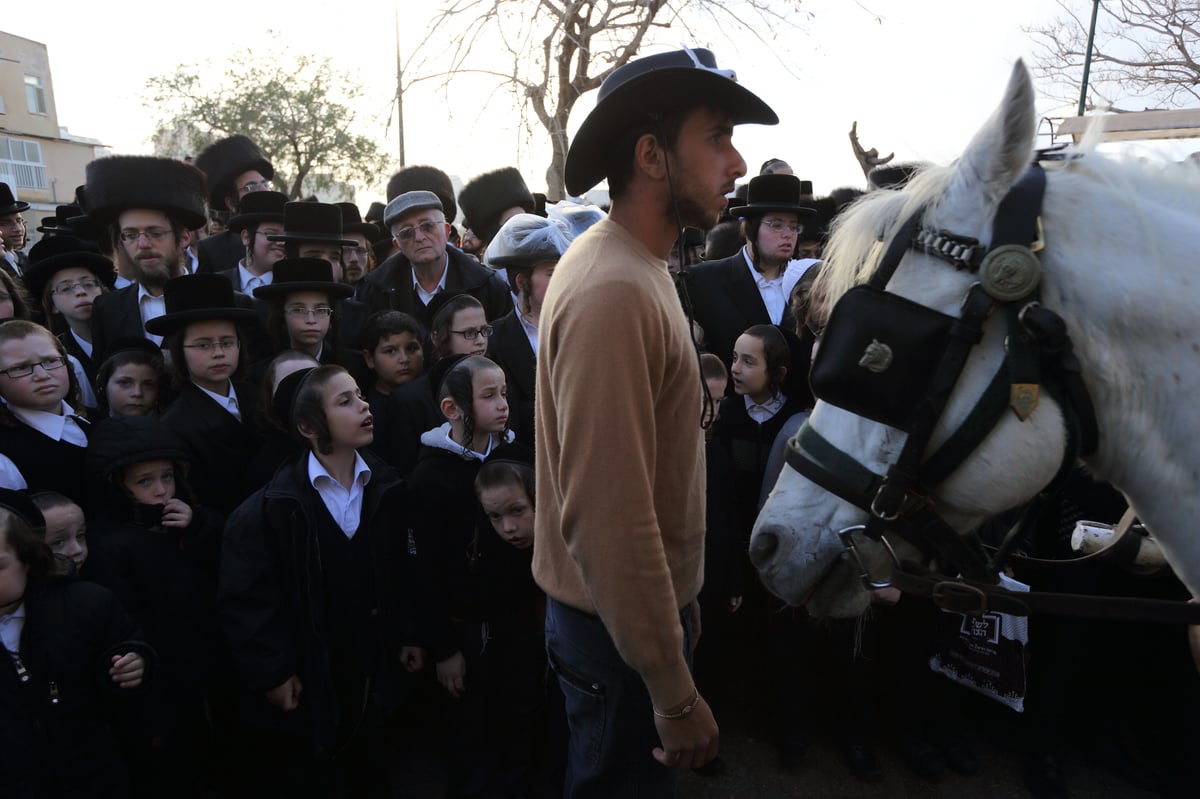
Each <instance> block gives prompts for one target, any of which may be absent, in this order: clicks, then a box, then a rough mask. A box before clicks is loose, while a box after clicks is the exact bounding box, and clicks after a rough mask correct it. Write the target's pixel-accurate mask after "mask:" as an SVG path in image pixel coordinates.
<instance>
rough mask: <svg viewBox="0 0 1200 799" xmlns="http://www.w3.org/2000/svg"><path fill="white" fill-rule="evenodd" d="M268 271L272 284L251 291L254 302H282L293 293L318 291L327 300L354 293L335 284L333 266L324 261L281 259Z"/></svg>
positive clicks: (345, 286)
mask: <svg viewBox="0 0 1200 799" xmlns="http://www.w3.org/2000/svg"><path fill="white" fill-rule="evenodd" d="M271 272H272V274H273V275H274V277H272V278H271V282H270V283H268V284H267V285H265V286H259V287H258V288H256V289H254V297H255V298H256V299H260V300H273V299H280V300H282V299H283V298H284V297H286V296H287V295H288V294H291V293H292V292H295V291H320V292H323V293H325V294H328V295H329V299H330V300H337V299H345V298H346V297H349V296H351V295H352V294H354V287H353V286H347V285H346V284H345V283H335V282H334V280H333V267H332V266H330V264H329V262H328V261H326V260H325V259H324V258H283V259H281V260H279V261H276V262H275V265H274V266H273V267H271Z"/></svg>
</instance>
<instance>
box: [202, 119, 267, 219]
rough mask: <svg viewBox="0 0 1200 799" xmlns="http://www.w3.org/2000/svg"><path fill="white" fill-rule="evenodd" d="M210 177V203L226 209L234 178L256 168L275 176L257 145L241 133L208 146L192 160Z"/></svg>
mask: <svg viewBox="0 0 1200 799" xmlns="http://www.w3.org/2000/svg"><path fill="white" fill-rule="evenodd" d="M192 163H193V164H195V165H196V168H197V169H199V170H200V171H201V172H203V173H204V174H205V176H207V178H208V204H209V205H210V206H212V207H213V208H215V209H216V210H218V211H225V210H227V209H226V207H225V198H226V197H227V196H228V195H230V194H235V193H236V192H237V189H236V188H235V187H234V185H233V181H234V180H235V179H236V178H237V176H238V175H240V174H242V173H243V172H249V171H250V170H254V171H255V172H258V173H259V174H261V175H262V176H263V177H264V178H266V179H267V180H270V179H271V178H273V177H275V167H273V166H271V162H270V161H268V160H267V158H266V156H264V155H263V154H262V151H261V150H259V149H258V145H257V144H255V143H254V142H252V141H250V139H249V138H247V137H246V136H242V135H241V134H238V135H236V136H230V137H229V138H228V139H221V140H220V141H215V142H213V143H212V144H210V145H208V146H207V147H205V148H204V149H203V150H201V151H200V154H199V155H197V156H196V158H195V159H194V160H193V161H192Z"/></svg>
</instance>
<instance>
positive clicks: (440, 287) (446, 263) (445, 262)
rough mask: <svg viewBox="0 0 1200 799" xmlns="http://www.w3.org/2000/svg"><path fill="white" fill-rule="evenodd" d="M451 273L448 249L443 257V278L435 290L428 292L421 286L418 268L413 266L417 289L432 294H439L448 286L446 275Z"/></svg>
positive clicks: (415, 287)
mask: <svg viewBox="0 0 1200 799" xmlns="http://www.w3.org/2000/svg"><path fill="white" fill-rule="evenodd" d="M449 273H450V251H449V250H447V251H446V255H445V257H444V258H443V259H442V279H441V280H439V281H438V284H437V287H436V288H434V290H433V291H430V292H427V291H425V289H423V288H421V284H420V283H419V282H418V281H417V269H416V267H413V269H412V281H413V288H414V289H416V290H417V291H419V292H421V293H422V294H429V295H430V296H432V295H434V294H437V293H438V292H439V291H441V290H443V289H444V288H446V275H448V274H449Z"/></svg>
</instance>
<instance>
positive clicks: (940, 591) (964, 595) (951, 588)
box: [930, 580, 988, 616]
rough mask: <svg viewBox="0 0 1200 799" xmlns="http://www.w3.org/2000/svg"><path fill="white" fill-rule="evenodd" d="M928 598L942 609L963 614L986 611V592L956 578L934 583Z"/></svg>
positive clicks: (981, 613)
mask: <svg viewBox="0 0 1200 799" xmlns="http://www.w3.org/2000/svg"><path fill="white" fill-rule="evenodd" d="M930 599H932V600H933V602H934V604H935V605H937V606H938V607H939V608H941V609H942V610H948V611H950V612H951V613H961V614H963V615H964V616H982V615H983V614H984V613H987V612H988V598H987V594H985V593H984V592H983V591H981V590H980V589H978V588H976V587H975V586H973V585H967V584H966V583H963V582H959V581H957V580H943V581H942V582H940V583H938V584H937V585H935V586H934V587H933V592H932V593H931V594H930Z"/></svg>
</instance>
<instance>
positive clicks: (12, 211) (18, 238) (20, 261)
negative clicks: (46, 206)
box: [0, 183, 29, 277]
mask: <svg viewBox="0 0 1200 799" xmlns="http://www.w3.org/2000/svg"><path fill="white" fill-rule="evenodd" d="M28 210H29V203H27V202H22V201H21V200H18V199H17V198H16V196H15V195H13V190H12V188H11V187H10V186H9V185H8V184H7V183H0V269H3V270H4V271H6V272H8V273H9V274H10V275H12V276H13V277H20V276H21V275H22V274H23V273H24V272H25V267H26V266H27V265H28V263H29V258H28V257H27V256H26V255H25V253H24V252H23V250H24V249H25V217H23V216H21V212H22V211H28Z"/></svg>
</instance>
